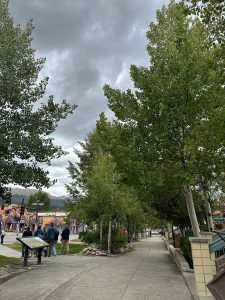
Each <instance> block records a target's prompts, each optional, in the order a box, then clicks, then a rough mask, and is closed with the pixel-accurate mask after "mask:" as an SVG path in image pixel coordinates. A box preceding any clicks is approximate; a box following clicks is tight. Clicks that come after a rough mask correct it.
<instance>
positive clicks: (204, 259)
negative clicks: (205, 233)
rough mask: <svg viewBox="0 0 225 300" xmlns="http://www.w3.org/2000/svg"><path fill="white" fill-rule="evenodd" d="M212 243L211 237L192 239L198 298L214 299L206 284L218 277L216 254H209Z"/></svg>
mask: <svg viewBox="0 0 225 300" xmlns="http://www.w3.org/2000/svg"><path fill="white" fill-rule="evenodd" d="M210 241H211V237H209V238H205V237H198V238H194V237H193V238H190V242H191V250H192V258H193V266H194V274H195V284H196V289H197V293H198V296H211V297H212V294H211V293H210V291H209V290H208V288H207V287H206V284H207V283H209V281H211V280H212V279H213V277H214V276H215V275H216V266H215V254H214V253H213V254H210V253H209V242H210Z"/></svg>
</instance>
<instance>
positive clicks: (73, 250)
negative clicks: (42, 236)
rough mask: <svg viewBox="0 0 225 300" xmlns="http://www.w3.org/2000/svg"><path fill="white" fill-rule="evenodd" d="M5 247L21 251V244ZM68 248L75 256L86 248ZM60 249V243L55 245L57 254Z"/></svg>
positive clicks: (73, 245) (77, 246) (75, 245)
mask: <svg viewBox="0 0 225 300" xmlns="http://www.w3.org/2000/svg"><path fill="white" fill-rule="evenodd" d="M5 246H7V247H9V248H11V249H14V250H17V251H22V245H21V243H14V244H8V245H5ZM69 247H70V254H77V253H80V252H81V250H83V249H84V248H85V247H87V246H86V245H84V244H70V245H69ZM60 249H61V243H57V245H56V251H57V253H59V251H60Z"/></svg>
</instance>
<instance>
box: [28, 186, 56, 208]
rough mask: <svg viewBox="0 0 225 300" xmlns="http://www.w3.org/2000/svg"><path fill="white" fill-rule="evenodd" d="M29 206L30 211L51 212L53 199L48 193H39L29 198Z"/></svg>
mask: <svg viewBox="0 0 225 300" xmlns="http://www.w3.org/2000/svg"><path fill="white" fill-rule="evenodd" d="M27 206H28V208H29V209H35V210H38V211H49V209H50V207H51V199H50V198H49V196H48V194H47V193H45V192H42V191H39V192H37V193H35V194H33V195H31V196H30V197H29V198H28V203H27Z"/></svg>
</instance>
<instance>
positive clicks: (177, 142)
mask: <svg viewBox="0 0 225 300" xmlns="http://www.w3.org/2000/svg"><path fill="white" fill-rule="evenodd" d="M147 38H148V47H147V50H148V54H149V56H150V63H151V64H150V67H149V68H144V67H136V66H131V69H130V72H131V78H132V80H133V82H134V86H135V91H134V92H132V91H131V90H127V92H122V91H120V90H118V89H113V88H111V87H109V86H107V85H106V86H105V87H104V92H105V95H106V97H107V98H108V103H109V107H110V108H111V109H112V110H113V111H114V113H115V115H116V117H117V118H118V119H119V120H120V121H121V122H122V124H125V126H126V127H127V128H129V129H130V131H132V132H133V134H134V136H133V139H136V141H137V144H139V152H140V159H141V160H142V161H143V162H144V163H145V165H146V166H147V167H148V168H149V173H150V174H151V170H153V171H154V172H155V171H157V172H158V173H159V174H160V173H161V174H162V177H164V176H163V174H164V173H165V172H166V173H167V174H170V177H171V178H173V180H174V181H176V185H177V186H179V188H180V191H181V192H182V193H183V195H184V197H185V199H186V205H187V210H188V214H189V217H190V221H191V225H192V229H193V232H194V235H195V236H199V234H200V229H199V224H198V220H197V217H196V211H195V207H194V199H193V193H192V192H193V190H194V189H195V187H196V186H197V184H198V183H199V180H200V179H199V178H200V175H203V174H207V173H208V172H211V175H212V173H213V169H214V165H215V163H216V162H217V158H216V155H215V151H211V149H212V148H214V150H215V149H217V150H218V149H219V148H218V144H214V143H213V142H212V143H211V142H209V141H210V138H212V139H213V140H214V139H215V138H214V137H213V135H210V131H209V130H207V129H208V126H209V124H210V123H213V122H215V120H216V119H217V116H218V115H219V113H221V114H222V111H223V107H224V96H222V93H221V85H220V82H219V80H218V78H217V76H216V75H215V74H216V68H217V62H218V60H216V56H215V55H214V54H215V50H214V49H212V47H211V40H210V34H209V32H208V30H207V29H206V28H205V27H204V26H203V25H202V24H201V22H200V21H199V20H194V19H193V18H189V17H188V11H187V9H186V7H185V5H184V4H183V3H174V2H172V3H171V4H170V5H168V6H167V7H163V8H162V9H161V10H159V11H158V12H157V21H156V22H155V23H151V24H150V30H149V31H148V32H147ZM218 105H219V107H220V108H222V109H221V110H219V109H216V107H217V106H218ZM216 115H217V116H216ZM214 128H215V127H214ZM221 132H224V131H221ZM200 135H202V137H201V138H200ZM206 137H207V138H208V139H206ZM209 137H210V138H209ZM217 137H218V135H217ZM201 142H202V143H201ZM197 154H199V155H200V156H201V159H202V160H203V161H204V155H205V154H207V156H208V157H207V161H208V158H209V157H210V159H211V164H209V165H206V166H205V168H204V169H202V170H201V173H200V174H198V173H197V172H196V170H197V166H199V164H200V162H199V161H198V160H197V159H196V158H197V156H198V155H197ZM217 156H218V155H217ZM220 162H221V161H220ZM198 170H200V168H198ZM160 176H161V175H160ZM147 178H148V177H147ZM150 184H151V182H150V183H149V185H150Z"/></svg>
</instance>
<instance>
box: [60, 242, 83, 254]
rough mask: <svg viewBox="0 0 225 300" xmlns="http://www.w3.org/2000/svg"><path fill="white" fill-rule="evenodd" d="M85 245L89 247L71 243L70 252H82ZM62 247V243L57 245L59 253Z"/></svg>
mask: <svg viewBox="0 0 225 300" xmlns="http://www.w3.org/2000/svg"><path fill="white" fill-rule="evenodd" d="M85 247H87V246H86V245H84V244H70V245H69V249H70V254H77V253H80V252H81V251H82V250H83V249H84V248H85ZM60 249H61V244H57V245H56V251H57V253H59V251H60Z"/></svg>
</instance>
